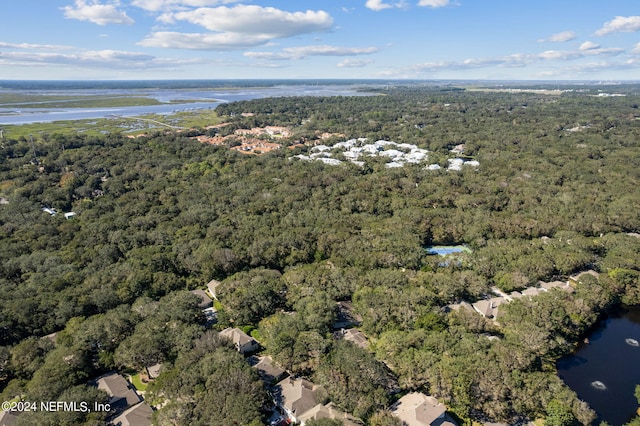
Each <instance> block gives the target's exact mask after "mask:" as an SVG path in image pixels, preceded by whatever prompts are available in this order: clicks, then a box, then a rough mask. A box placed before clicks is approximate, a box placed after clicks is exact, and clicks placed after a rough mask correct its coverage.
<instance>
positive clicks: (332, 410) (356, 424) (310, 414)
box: [298, 402, 363, 426]
mask: <svg viewBox="0 0 640 426" xmlns="http://www.w3.org/2000/svg"><path fill="white" fill-rule="evenodd" d="M320 419H332V420H338V421H340V422H342V424H343V425H344V426H362V424H363V423H362V421H360V420H359V419H357V418H355V417H353V416H352V415H350V414H347V413H345V412H343V411H340V410H339V409H338V408H337V407H336V406H335V405H334V404H333V403H332V402H330V403H328V404H327V405H322V404H318V405H316V406H315V407H313V408H312V409H311V410H309V411H306V412H305V413H303V414H301V415H300V417H298V420H299V421H300V426H305V424H306V423H307V422H308V421H309V420H320Z"/></svg>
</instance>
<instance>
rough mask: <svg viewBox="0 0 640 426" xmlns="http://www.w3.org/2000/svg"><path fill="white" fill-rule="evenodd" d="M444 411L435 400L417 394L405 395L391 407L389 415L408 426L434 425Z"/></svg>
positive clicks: (442, 415)
mask: <svg viewBox="0 0 640 426" xmlns="http://www.w3.org/2000/svg"><path fill="white" fill-rule="evenodd" d="M446 410H447V407H445V406H444V405H442V404H441V403H440V402H438V400H437V399H435V398H434V397H432V396H428V395H425V394H423V393H419V392H413V393H410V394H407V395H405V396H403V397H402V398H400V399H399V400H398V402H396V403H395V404H393V405H392V406H391V413H392V414H393V415H394V416H396V417H397V418H399V419H400V420H402V421H403V422H404V424H406V425H408V426H431V425H435V424H436V420H437V419H440V418H444V414H445V411H446ZM438 423H442V422H438Z"/></svg>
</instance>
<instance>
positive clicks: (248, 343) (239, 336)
mask: <svg viewBox="0 0 640 426" xmlns="http://www.w3.org/2000/svg"><path fill="white" fill-rule="evenodd" d="M220 336H222V337H226V338H228V339H229V340H231V341H232V342H233V344H234V346H235V347H236V349H237V350H238V352H240V353H241V354H247V353H250V352H254V351H257V350H258V349H260V345H259V344H258V342H257V341H256V340H255V339H254V338H253V337H251V336H249V335H248V334H247V333H245V332H244V331H242V330H240V329H239V328H231V327H229V328H225V329H224V330H222V331H221V332H220Z"/></svg>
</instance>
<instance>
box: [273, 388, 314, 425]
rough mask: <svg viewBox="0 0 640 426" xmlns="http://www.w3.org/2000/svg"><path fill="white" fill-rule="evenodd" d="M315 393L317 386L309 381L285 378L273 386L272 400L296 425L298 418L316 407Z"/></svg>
mask: <svg viewBox="0 0 640 426" xmlns="http://www.w3.org/2000/svg"><path fill="white" fill-rule="evenodd" d="M317 392H318V386H316V385H315V384H313V383H311V382H310V381H308V380H305V379H293V378H291V377H287V378H286V379H284V380H281V381H280V382H278V384H277V385H276V386H274V390H273V399H274V402H275V404H276V405H277V406H278V407H280V408H281V409H282V411H283V412H284V413H285V414H286V415H287V417H289V419H291V421H292V422H293V423H297V422H298V421H300V416H302V415H303V414H304V413H306V412H307V411H309V410H311V409H312V408H313V407H315V406H316V405H318V401H317Z"/></svg>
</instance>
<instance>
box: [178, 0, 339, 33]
mask: <svg viewBox="0 0 640 426" xmlns="http://www.w3.org/2000/svg"><path fill="white" fill-rule="evenodd" d="M173 18H174V19H176V20H179V21H187V22H190V23H192V24H197V25H201V26H202V27H204V28H206V29H208V30H210V31H216V32H231V33H244V34H264V35H269V36H270V37H272V38H280V37H291V36H295V35H298V34H307V33H314V32H319V31H326V30H328V29H329V28H331V26H332V25H333V18H331V16H330V15H329V14H328V13H327V12H325V11H322V10H319V11H313V10H307V11H306V12H286V11H284V10H280V9H276V8H273V7H261V6H254V5H237V6H234V7H232V8H229V7H225V6H221V7H216V8H199V9H195V10H192V11H187V12H178V13H175V14H173Z"/></svg>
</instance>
